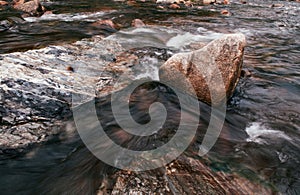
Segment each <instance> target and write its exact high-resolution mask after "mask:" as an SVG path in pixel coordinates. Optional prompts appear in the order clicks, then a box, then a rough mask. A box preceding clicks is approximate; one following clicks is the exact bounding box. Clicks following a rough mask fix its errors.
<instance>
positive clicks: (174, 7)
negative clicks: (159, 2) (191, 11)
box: [169, 3, 180, 9]
mask: <svg viewBox="0 0 300 195" xmlns="http://www.w3.org/2000/svg"><path fill="white" fill-rule="evenodd" d="M169 8H170V9H180V6H179V5H178V4H176V3H173V4H171V5H170V6H169Z"/></svg>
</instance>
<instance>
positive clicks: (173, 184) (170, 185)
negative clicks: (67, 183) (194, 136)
mask: <svg viewBox="0 0 300 195" xmlns="http://www.w3.org/2000/svg"><path fill="white" fill-rule="evenodd" d="M116 176H117V179H116V183H115V185H114V186H113V189H112V190H111V191H110V193H111V194H114V195H117V194H140V193H142V194H249V193H250V194H272V191H271V190H270V189H269V188H267V187H264V186H262V185H260V184H259V183H253V182H251V181H249V180H247V179H245V178H243V177H241V176H239V175H236V174H233V173H224V172H213V171H212V170H211V169H210V168H209V166H208V165H206V164H204V162H202V160H199V159H195V158H191V157H187V156H180V157H179V158H178V159H176V160H175V161H173V162H172V163H170V164H169V165H168V166H166V167H165V168H161V169H158V170H154V171H147V172H143V173H140V174H138V173H135V172H129V171H119V172H117V174H116ZM101 194H103V192H101V191H99V193H98V195H101Z"/></svg>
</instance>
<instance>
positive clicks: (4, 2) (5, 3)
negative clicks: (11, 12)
mask: <svg viewBox="0 0 300 195" xmlns="http://www.w3.org/2000/svg"><path fill="white" fill-rule="evenodd" d="M0 5H8V3H7V2H6V1H0Z"/></svg>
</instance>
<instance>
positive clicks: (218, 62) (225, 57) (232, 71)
mask: <svg viewBox="0 0 300 195" xmlns="http://www.w3.org/2000/svg"><path fill="white" fill-rule="evenodd" d="M245 44H246V40H245V36H244V35H242V34H229V35H225V36H223V37H221V38H219V39H216V40H214V41H212V42H210V43H209V44H208V45H206V46H205V47H203V48H202V49H200V50H196V51H193V52H189V53H179V54H175V55H174V56H172V57H171V58H170V59H169V60H168V61H167V62H166V63H165V64H163V65H162V66H161V67H160V70H159V77H160V80H161V81H164V82H167V83H169V84H171V85H173V86H174V85H175V87H177V88H179V89H181V90H183V91H186V92H188V93H190V94H193V91H195V92H196V95H197V97H198V98H199V99H200V100H202V101H204V102H206V103H209V104H210V103H211V102H212V98H213V101H214V102H215V103H220V102H222V101H223V100H224V99H225V98H229V97H230V96H231V95H232V94H233V91H234V89H235V87H236V85H237V83H238V80H239V77H240V74H241V67H242V62H243V53H244V47H245ZM216 70H218V71H220V73H221V76H222V78H223V82H224V88H225V92H226V94H225V93H224V88H223V87H222V86H220V83H218V82H217V80H218V78H219V75H217V73H216ZM208 82H209V83H208ZM187 83H190V85H188V84H187ZM208 84H210V86H211V90H212V91H210V89H209V86H208ZM211 93H213V95H212V96H211Z"/></svg>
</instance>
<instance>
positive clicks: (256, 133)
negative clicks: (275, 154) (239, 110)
mask: <svg viewBox="0 0 300 195" xmlns="http://www.w3.org/2000/svg"><path fill="white" fill-rule="evenodd" d="M246 132H247V134H248V135H249V138H247V142H256V143H260V144H265V143H267V142H266V139H268V138H281V139H286V140H289V141H291V140H292V139H291V138H290V137H289V136H288V135H286V134H285V133H284V132H282V131H278V130H272V129H267V128H266V127H264V126H263V125H262V124H261V123H258V122H254V123H252V124H251V125H250V126H249V127H247V128H246Z"/></svg>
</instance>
